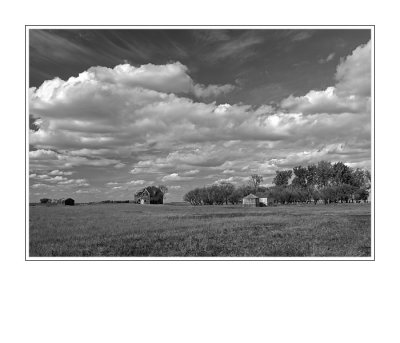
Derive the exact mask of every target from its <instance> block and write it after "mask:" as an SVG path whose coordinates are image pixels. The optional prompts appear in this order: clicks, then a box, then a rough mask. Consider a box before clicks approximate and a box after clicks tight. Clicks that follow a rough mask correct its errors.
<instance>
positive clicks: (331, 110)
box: [29, 43, 371, 192]
mask: <svg viewBox="0 0 400 343" xmlns="http://www.w3.org/2000/svg"><path fill="white" fill-rule="evenodd" d="M370 50H371V46H370V43H368V44H366V45H364V46H361V47H358V48H357V49H355V50H354V51H353V53H352V54H351V55H350V56H348V57H347V58H344V59H342V60H341V62H340V63H339V65H338V67H337V71H336V75H335V84H334V85H332V86H331V87H328V88H327V89H325V90H311V91H309V92H308V93H307V94H305V95H304V96H300V97H295V96H290V97H288V98H286V99H284V100H283V101H282V102H281V104H280V106H279V107H278V108H276V107H271V106H267V105H262V106H259V107H256V108H255V107H252V106H250V105H246V104H241V103H240V104H218V103H216V102H215V101H212V102H202V101H199V100H197V101H196V100H193V99H192V98H190V96H194V97H195V98H198V99H211V100H212V98H213V97H216V96H218V95H220V94H224V93H227V92H230V91H232V90H233V86H231V85H220V86H217V85H201V84H196V83H195V82H194V81H193V80H192V79H191V77H190V76H189V74H188V69H187V67H186V66H184V65H183V64H181V63H179V62H176V63H170V64H167V65H159V66H157V65H152V64H148V65H144V66H141V67H134V66H131V65H127V64H125V65H120V66H117V67H115V68H113V69H111V68H105V67H92V68H90V69H88V70H87V71H85V72H83V73H81V74H80V75H79V76H78V77H75V78H74V77H71V78H70V79H68V80H66V81H63V80H61V79H54V80H50V81H46V82H44V83H43V84H42V86H40V87H39V88H37V89H35V88H32V89H31V90H30V113H31V114H32V115H33V116H34V117H35V118H38V119H37V120H36V123H37V125H38V126H39V129H38V130H36V131H34V130H32V131H30V144H31V145H32V146H34V149H36V150H34V151H30V153H29V157H30V169H31V172H32V180H36V181H35V182H40V183H34V184H37V185H40V184H46V185H47V186H35V188H37V189H41V187H44V188H46V187H51V185H52V184H60V183H61V182H64V183H65V184H64V186H68V185H71V186H72V185H74V186H79V182H80V185H81V186H83V187H88V186H89V184H90V183H91V182H90V180H89V181H87V180H86V179H84V177H81V176H78V177H81V179H82V180H84V181H71V180H73V179H66V180H64V179H63V180H61V179H60V180H57V182H55V181H53V182H52V181H50V177H59V178H66V176H69V175H70V174H71V172H72V171H71V169H73V168H78V167H82V166H84V167H96V168H105V169H106V168H107V170H108V173H109V174H108V175H109V176H108V177H109V179H106V180H104V181H103V182H102V184H103V185H104V184H105V183H106V182H107V181H109V180H110V179H112V174H111V172H109V169H110V167H113V170H114V171H115V172H118V173H119V174H118V175H125V178H124V177H122V176H121V177H120V178H118V180H121V184H116V185H114V186H115V187H120V185H122V184H124V185H130V186H142V185H145V184H150V183H152V182H166V183H168V182H172V183H174V182H178V181H184V182H191V181H192V180H197V179H202V178H203V180H205V179H207V180H210V182H213V181H216V180H223V179H224V180H231V181H232V182H233V181H234V182H239V181H240V180H244V179H245V177H246V175H249V173H254V172H257V173H263V175H266V178H265V181H266V182H268V181H269V179H268V178H271V179H272V175H273V174H274V172H275V170H277V169H278V168H285V167H290V166H293V165H295V164H299V163H302V161H303V162H304V161H309V162H314V161H316V160H319V159H331V160H332V159H337V160H349V161H351V163H353V164H352V165H354V166H356V165H363V166H364V165H366V164H368V163H367V162H366V161H368V159H369V156H368V154H369V151H370V148H369V147H370V132H371V121H370V103H371V99H370V87H371V84H370V68H371V62H370ZM341 146H343V147H344V148H343V149H339V148H338V147H341ZM125 166H129V169H128V170H127V168H125ZM114 167H115V169H114ZM64 169H69V171H67V172H65V170H64ZM129 170H130V173H131V175H129V172H128V171H129ZM39 171H42V172H39ZM43 173H47V174H43ZM121 173H122V174H121ZM78 174H79V173H78ZM132 174H133V175H134V176H135V178H136V179H135V180H133V181H132V179H131V178H130V177H132ZM227 174H229V175H228V176H229V177H228V178H227ZM33 175H35V176H33ZM44 175H48V177H44ZM129 176H130V177H129ZM46 180H47V181H46ZM76 180H79V179H76ZM45 182H47V183H45ZM85 185H86V186H85ZM125 188H126V187H125ZM125 188H124V189H125ZM94 190H95V189H94V188H93V192H95V191H94ZM88 191H89V190H88ZM90 191H91V190H90ZM85 192H86V191H85Z"/></svg>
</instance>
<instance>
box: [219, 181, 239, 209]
mask: <svg viewBox="0 0 400 343" xmlns="http://www.w3.org/2000/svg"><path fill="white" fill-rule="evenodd" d="M219 188H220V190H221V193H222V195H223V197H224V200H225V204H226V205H228V200H229V197H230V195H231V194H232V193H233V192H234V190H235V186H234V185H232V184H231V183H229V182H221V183H220V184H219Z"/></svg>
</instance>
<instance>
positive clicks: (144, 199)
mask: <svg viewBox="0 0 400 343" xmlns="http://www.w3.org/2000/svg"><path fill="white" fill-rule="evenodd" d="M135 203H137V204H142V205H144V204H150V192H149V191H148V190H147V189H146V188H143V189H141V190H140V191H138V192H137V193H136V194H135Z"/></svg>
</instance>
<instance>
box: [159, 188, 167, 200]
mask: <svg viewBox="0 0 400 343" xmlns="http://www.w3.org/2000/svg"><path fill="white" fill-rule="evenodd" d="M158 188H159V189H160V191H161V193H162V195H163V200H165V199H166V197H167V193H168V187H167V186H165V185H159V186H158Z"/></svg>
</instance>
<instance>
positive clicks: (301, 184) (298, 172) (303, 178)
mask: <svg viewBox="0 0 400 343" xmlns="http://www.w3.org/2000/svg"><path fill="white" fill-rule="evenodd" d="M293 174H294V179H293V181H292V185H293V186H294V187H296V188H305V187H307V174H308V171H307V168H305V167H302V166H298V167H294V168H293Z"/></svg>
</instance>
